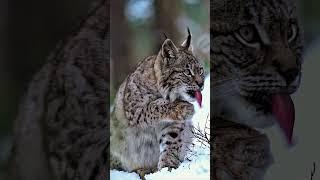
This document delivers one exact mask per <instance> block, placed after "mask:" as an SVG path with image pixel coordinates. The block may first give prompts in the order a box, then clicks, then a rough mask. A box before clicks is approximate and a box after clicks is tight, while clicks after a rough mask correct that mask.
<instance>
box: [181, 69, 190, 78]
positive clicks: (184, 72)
mask: <svg viewBox="0 0 320 180" xmlns="http://www.w3.org/2000/svg"><path fill="white" fill-rule="evenodd" d="M183 74H184V75H186V76H188V77H191V76H192V72H191V70H190V69H186V70H184V71H183Z"/></svg>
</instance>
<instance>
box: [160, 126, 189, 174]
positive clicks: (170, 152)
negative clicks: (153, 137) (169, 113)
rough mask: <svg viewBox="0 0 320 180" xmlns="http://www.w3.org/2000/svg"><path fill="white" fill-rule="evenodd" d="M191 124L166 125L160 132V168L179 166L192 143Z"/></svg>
mask: <svg viewBox="0 0 320 180" xmlns="http://www.w3.org/2000/svg"><path fill="white" fill-rule="evenodd" d="M189 128H190V126H189V125H187V124H186V123H185V122H184V123H171V124H167V125H164V126H163V127H162V128H161V132H160V133H159V138H158V139H159V146H160V157H159V162H158V170H160V169H162V168H164V167H169V169H171V168H178V166H179V165H180V162H182V161H183V160H184V158H185V155H186V153H187V150H188V147H189V144H191V143H192V136H191V131H190V129H189Z"/></svg>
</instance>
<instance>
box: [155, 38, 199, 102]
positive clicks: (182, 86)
mask: <svg viewBox="0 0 320 180" xmlns="http://www.w3.org/2000/svg"><path fill="white" fill-rule="evenodd" d="M190 43H191V35H190V34H189V36H188V38H187V39H186V40H185V41H184V42H183V43H182V45H181V46H180V47H176V46H175V45H174V43H173V42H172V41H171V40H170V39H166V40H165V42H164V43H163V45H162V49H161V51H160V52H159V54H158V58H162V60H161V61H160V66H159V67H160V71H158V72H157V73H158V75H157V76H158V85H159V86H160V92H161V94H162V96H163V97H165V98H168V99H170V101H171V102H173V101H174V100H176V99H181V100H186V101H188V102H192V101H195V100H197V101H198V103H199V104H201V102H199V101H201V100H200V99H201V97H198V96H201V91H202V90H203V84H204V69H203V66H202V64H201V63H200V62H199V60H198V59H197V58H196V57H195V56H194V55H193V53H192V47H191V46H190ZM199 98H200V99H199Z"/></svg>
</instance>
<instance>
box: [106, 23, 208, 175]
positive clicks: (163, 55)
mask: <svg viewBox="0 0 320 180" xmlns="http://www.w3.org/2000/svg"><path fill="white" fill-rule="evenodd" d="M188 33H189V34H188V37H187V39H186V40H185V41H184V42H183V43H182V45H180V46H179V47H176V46H175V44H174V43H173V42H172V41H171V40H170V39H166V40H165V41H164V42H163V44H162V47H161V49H160V51H159V53H158V54H157V55H153V56H149V57H147V58H145V59H144V60H142V61H141V62H140V63H139V64H138V66H137V68H136V69H135V70H134V72H133V73H131V74H130V75H128V76H127V78H126V79H125V80H124V82H123V83H122V84H121V85H120V87H119V90H118V92H117V95H116V100H115V108H114V110H113V112H112V117H111V123H110V126H111V138H110V143H111V144H110V153H111V169H121V170H124V171H129V172H132V171H136V172H138V173H139V174H140V176H143V174H144V173H147V172H153V171H155V170H157V169H158V170H160V169H162V168H164V167H168V168H169V169H170V168H177V167H178V166H179V164H180V162H181V161H182V160H183V159H184V157H185V155H186V153H187V150H188V148H189V145H190V143H191V142H192V133H191V128H192V122H191V117H192V116H193V114H194V107H193V105H192V104H191V103H190V102H193V101H195V100H197V102H198V103H199V105H201V98H202V95H201V90H202V89H203V85H204V69H203V67H202V65H201V63H200V62H199V60H198V59H197V58H196V57H195V56H194V55H193V53H192V46H191V45H190V44H191V34H190V31H189V29H188Z"/></svg>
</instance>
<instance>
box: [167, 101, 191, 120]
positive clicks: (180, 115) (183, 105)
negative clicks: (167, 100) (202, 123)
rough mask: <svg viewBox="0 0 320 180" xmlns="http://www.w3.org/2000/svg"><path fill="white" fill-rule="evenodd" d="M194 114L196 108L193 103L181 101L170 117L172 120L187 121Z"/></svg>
mask: <svg viewBox="0 0 320 180" xmlns="http://www.w3.org/2000/svg"><path fill="white" fill-rule="evenodd" d="M193 114H194V107H193V105H192V104H191V103H189V102H186V101H179V102H177V105H176V106H175V107H174V109H173V111H172V112H171V114H170V115H169V118H170V119H174V120H181V121H182V120H186V119H190V118H191V117H192V116H193Z"/></svg>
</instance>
